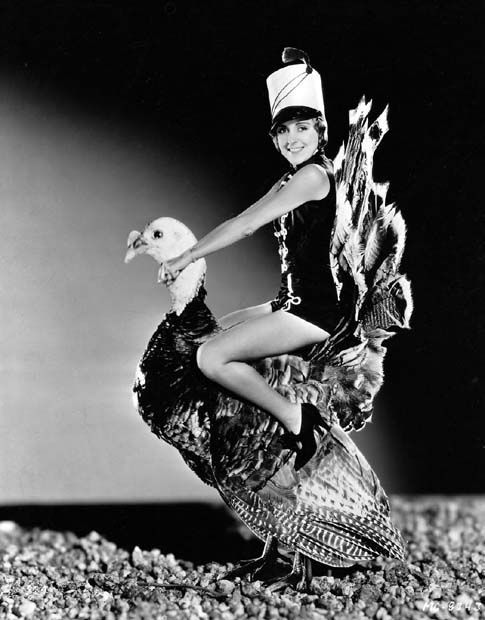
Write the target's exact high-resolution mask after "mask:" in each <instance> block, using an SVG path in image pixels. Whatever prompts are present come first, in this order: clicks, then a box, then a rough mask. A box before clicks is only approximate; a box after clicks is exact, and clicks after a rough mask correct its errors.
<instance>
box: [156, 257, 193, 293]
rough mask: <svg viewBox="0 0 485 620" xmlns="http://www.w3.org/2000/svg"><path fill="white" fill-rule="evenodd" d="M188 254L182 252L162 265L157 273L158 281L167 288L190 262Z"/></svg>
mask: <svg viewBox="0 0 485 620" xmlns="http://www.w3.org/2000/svg"><path fill="white" fill-rule="evenodd" d="M191 258H192V257H191V255H190V252H184V253H183V254H180V255H179V256H176V257H175V258H171V259H170V260H168V261H166V262H165V263H162V264H161V266H160V269H159V271H158V281H159V282H163V283H164V284H165V285H167V286H169V285H170V284H172V283H173V282H174V281H175V280H176V278H178V276H179V275H180V273H181V272H182V271H183V270H184V269H185V268H186V267H187V266H188V265H190V263H191V262H192V260H191Z"/></svg>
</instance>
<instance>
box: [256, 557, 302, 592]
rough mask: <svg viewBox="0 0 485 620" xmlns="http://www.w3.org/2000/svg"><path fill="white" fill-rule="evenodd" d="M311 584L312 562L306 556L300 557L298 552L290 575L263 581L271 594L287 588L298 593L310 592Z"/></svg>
mask: <svg viewBox="0 0 485 620" xmlns="http://www.w3.org/2000/svg"><path fill="white" fill-rule="evenodd" d="M311 582H312V562H311V560H310V558H307V557H306V555H302V554H301V553H300V552H299V551H296V552H295V557H294V559H293V568H292V569H291V573H288V575H285V576H284V577H277V578H275V579H270V580H268V581H265V582H264V584H265V586H267V587H268V590H270V591H271V592H277V591H278V590H283V588H286V587H288V586H290V587H292V588H295V590H298V591H299V592H308V591H310V586H311Z"/></svg>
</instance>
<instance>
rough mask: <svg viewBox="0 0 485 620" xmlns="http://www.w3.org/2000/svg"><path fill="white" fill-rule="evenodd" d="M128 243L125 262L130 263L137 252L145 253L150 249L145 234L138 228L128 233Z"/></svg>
mask: <svg viewBox="0 0 485 620" xmlns="http://www.w3.org/2000/svg"><path fill="white" fill-rule="evenodd" d="M127 245H128V250H127V252H126V255H125V263H129V262H130V260H132V259H133V258H135V256H136V255H137V254H143V253H144V252H146V251H147V249H148V243H147V241H146V240H145V238H144V237H143V234H142V233H140V232H138V231H137V230H132V231H131V233H130V234H129V235H128V241H127Z"/></svg>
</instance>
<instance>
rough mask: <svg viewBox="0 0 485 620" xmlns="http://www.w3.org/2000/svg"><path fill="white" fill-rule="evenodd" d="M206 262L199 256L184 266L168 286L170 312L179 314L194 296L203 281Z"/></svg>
mask: <svg viewBox="0 0 485 620" xmlns="http://www.w3.org/2000/svg"><path fill="white" fill-rule="evenodd" d="M206 268H207V267H206V262H205V260H204V259H203V258H200V259H199V260H197V261H196V262H195V263H192V264H191V265H189V266H188V267H186V268H185V269H184V270H183V271H182V273H180V274H179V275H178V277H177V278H176V280H175V281H174V282H173V284H171V285H170V286H169V287H168V290H169V292H170V298H171V303H170V311H169V312H170V313H172V312H175V314H177V315H178V316H180V315H181V314H182V313H183V312H184V310H185V308H186V307H187V305H188V304H189V303H190V302H191V301H192V300H193V299H195V298H196V296H197V294H198V292H199V289H200V287H201V286H203V284H204V281H205V272H206Z"/></svg>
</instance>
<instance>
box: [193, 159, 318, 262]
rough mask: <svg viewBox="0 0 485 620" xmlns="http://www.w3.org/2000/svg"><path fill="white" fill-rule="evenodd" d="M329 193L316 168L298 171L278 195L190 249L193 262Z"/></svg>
mask: <svg viewBox="0 0 485 620" xmlns="http://www.w3.org/2000/svg"><path fill="white" fill-rule="evenodd" d="M329 189H330V183H329V180H328V177H327V175H326V174H325V172H324V171H322V170H321V168H319V167H318V166H316V165H310V166H305V167H304V168H302V169H301V170H299V171H298V172H297V173H296V174H295V175H294V176H293V177H292V178H291V179H290V180H289V181H288V183H287V184H286V185H285V186H284V187H282V188H281V189H280V190H279V191H274V192H270V193H268V194H266V196H264V197H263V198H261V199H260V200H258V201H257V202H256V203H254V204H253V205H251V206H250V207H249V208H248V209H246V210H245V211H243V212H242V213H240V214H239V215H237V216H236V217H234V218H232V219H230V220H227V221H225V222H223V223H222V224H221V225H220V226H218V227H217V228H215V229H214V230H213V231H212V232H210V233H209V234H208V235H206V236H205V237H203V238H202V239H201V240H200V241H198V242H197V243H196V244H195V245H194V246H193V247H192V248H191V253H192V256H193V259H195V260H197V259H199V258H203V257H204V256H207V255H208V254H212V253H213V252H217V250H221V249H222V248H225V247H227V246H228V245H232V244H233V243H235V242H237V241H240V240H241V239H244V238H245V237H249V236H250V235H252V234H253V233H254V232H255V231H256V230H258V229H259V228H261V227H262V226H264V225H265V224H268V223H269V222H271V221H273V220H275V219H276V218H278V217H280V216H281V215H284V214H285V213H288V211H292V210H293V209H295V208H296V207H298V206H300V205H301V204H303V203H304V202H308V201H310V200H321V199H322V198H325V196H326V195H327V194H328V191H329Z"/></svg>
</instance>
